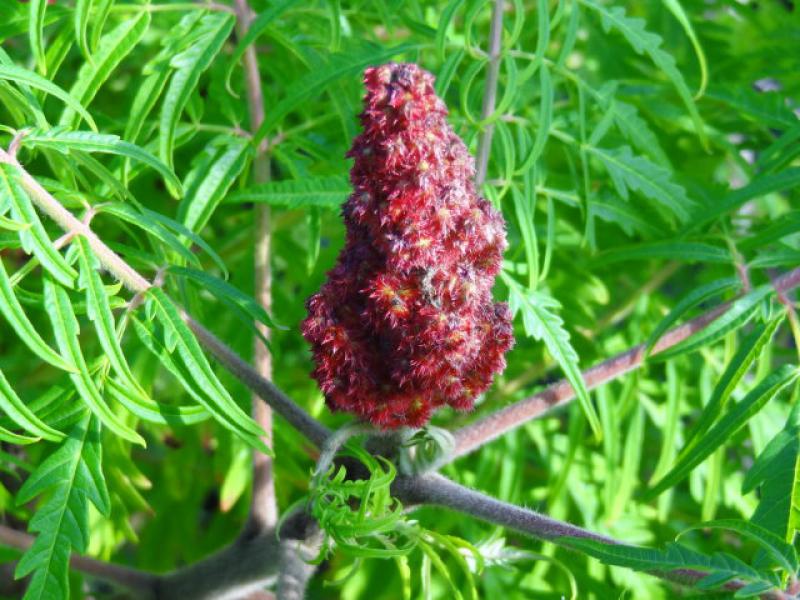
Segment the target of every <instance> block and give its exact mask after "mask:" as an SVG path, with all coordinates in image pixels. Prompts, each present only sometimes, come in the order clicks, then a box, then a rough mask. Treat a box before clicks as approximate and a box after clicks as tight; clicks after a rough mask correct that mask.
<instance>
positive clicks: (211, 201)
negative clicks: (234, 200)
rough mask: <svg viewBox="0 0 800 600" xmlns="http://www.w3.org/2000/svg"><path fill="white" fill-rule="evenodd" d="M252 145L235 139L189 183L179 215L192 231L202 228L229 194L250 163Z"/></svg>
mask: <svg viewBox="0 0 800 600" xmlns="http://www.w3.org/2000/svg"><path fill="white" fill-rule="evenodd" d="M249 154H250V144H248V143H247V141H246V140H242V139H232V140H229V141H228V142H227V144H226V145H225V146H223V147H221V148H219V150H218V151H217V152H215V154H214V156H213V160H212V161H211V162H210V164H203V165H202V167H204V168H203V169H202V172H199V173H196V174H195V177H194V178H193V180H192V181H191V182H190V183H189V184H188V185H187V188H186V195H185V196H184V198H183V200H181V204H180V207H179V209H178V218H179V219H181V221H182V222H183V224H184V225H186V227H187V228H188V229H191V230H192V231H197V232H199V231H202V229H203V228H204V227H205V226H206V224H208V222H209V220H210V219H211V216H212V215H213V214H214V211H215V210H216V209H217V206H219V203H220V202H222V199H223V198H224V197H225V195H226V194H227V193H228V190H229V189H230V188H231V186H232V185H233V184H234V182H235V181H236V178H237V177H239V175H240V174H241V172H242V170H243V169H244V167H245V164H247V159H248V157H249Z"/></svg>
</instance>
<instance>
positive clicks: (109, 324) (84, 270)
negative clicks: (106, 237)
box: [75, 235, 147, 398]
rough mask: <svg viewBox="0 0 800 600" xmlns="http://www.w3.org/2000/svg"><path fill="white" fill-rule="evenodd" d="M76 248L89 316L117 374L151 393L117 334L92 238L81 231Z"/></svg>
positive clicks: (129, 384)
mask: <svg viewBox="0 0 800 600" xmlns="http://www.w3.org/2000/svg"><path fill="white" fill-rule="evenodd" d="M75 243H76V248H77V249H78V263H79V265H80V279H79V281H78V284H79V287H80V288H82V289H85V290H86V309H87V314H88V316H89V320H90V321H92V323H94V328H95V331H96V332H97V339H98V340H99V341H100V346H101V347H102V348H103V351H104V353H105V356H106V358H107V359H108V361H109V363H110V364H111V368H112V369H113V370H114V372H115V373H116V374H117V377H119V378H120V380H121V381H122V382H123V383H124V384H125V386H126V387H128V388H129V389H130V390H132V392H135V393H139V394H140V395H142V396H144V397H145V398H146V397H147V394H146V393H145V392H144V390H142V388H141V387H140V386H139V383H138V382H137V379H136V377H135V376H134V375H133V373H132V372H131V368H130V366H129V365H128V361H127V360H126V358H125V354H124V353H123V351H122V347H121V346H120V342H119V339H118V338H117V329H116V325H115V324H114V315H113V314H112V313H111V305H110V304H109V299H108V296H107V292H106V289H105V287H104V286H103V281H102V279H100V273H99V272H98V270H99V268H100V263H99V262H98V260H97V258H95V256H94V253H93V252H92V249H91V247H90V246H89V242H88V240H87V239H86V238H85V237H84V236H82V235H79V236H77V237H76V238H75Z"/></svg>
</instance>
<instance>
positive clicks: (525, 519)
mask: <svg viewBox="0 0 800 600" xmlns="http://www.w3.org/2000/svg"><path fill="white" fill-rule="evenodd" d="M392 492H393V493H394V494H395V495H396V496H397V497H399V498H401V499H402V500H403V501H405V502H414V503H419V504H433V505H437V506H441V507H443V508H448V509H450V510H456V511H459V512H462V513H464V514H467V515H469V516H471V517H476V518H478V519H481V520H482V521H486V522H488V523H493V524H497V525H502V526H503V527H506V528H508V529H513V530H514V531H518V532H520V533H523V534H525V535H530V536H533V537H535V538H538V539H541V540H548V541H551V542H554V543H556V544H558V545H560V546H564V547H566V548H569V547H570V545H569V540H568V539H565V538H583V539H590V540H595V541H598V542H602V543H604V544H613V545H625V543H624V542H621V541H619V540H615V539H613V538H609V537H606V536H603V535H600V534H597V533H594V532H592V531H589V530H587V529H583V528H581V527H578V526H577V525H572V524H570V523H565V522H563V521H557V520H556V519H551V518H550V517H547V516H545V515H542V514H540V513H537V512H535V511H533V510H529V509H527V508H521V507H519V506H515V505H513V504H508V503H507V502H502V501H500V500H497V499H496V498H492V497H491V496H487V495H486V494H484V493H482V492H479V491H477V490H473V489H470V488H468V487H465V486H463V485H460V484H458V483H456V482H454V481H452V480H450V479H447V478H446V477H443V476H441V475H438V474H428V475H420V476H416V477H406V478H398V479H396V480H395V482H394V485H393V486H392ZM650 574H651V575H653V576H655V577H659V578H661V579H665V580H667V581H671V582H674V583H678V584H681V585H692V584H694V583H696V582H697V581H699V580H700V579H703V578H704V577H706V575H708V573H705V572H703V571H699V570H694V569H678V570H675V571H658V572H655V571H651V572H650ZM744 586H745V583H744V582H742V581H738V580H734V581H730V582H728V583H727V584H726V585H725V589H727V590H731V591H735V590H738V589H740V588H742V587H744ZM761 598H764V599H769V600H789V599H790V598H793V596H789V595H788V594H784V593H783V592H781V591H780V590H775V591H772V592H768V593H766V594H762V595H761Z"/></svg>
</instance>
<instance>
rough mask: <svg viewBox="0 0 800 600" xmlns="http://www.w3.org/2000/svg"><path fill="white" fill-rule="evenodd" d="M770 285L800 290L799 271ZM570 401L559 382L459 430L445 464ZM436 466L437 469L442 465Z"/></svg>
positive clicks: (634, 365) (663, 344) (595, 378)
mask: <svg viewBox="0 0 800 600" xmlns="http://www.w3.org/2000/svg"><path fill="white" fill-rule="evenodd" d="M773 283H774V287H775V290H776V291H777V292H778V293H779V294H780V293H785V292H787V291H789V290H791V289H794V288H796V287H798V286H800V267H799V268H796V269H794V270H792V271H789V272H788V273H785V274H784V275H782V276H781V277H778V278H777V279H775V281H774V282H773ZM730 305H731V303H730V302H726V303H725V304H722V305H720V306H717V307H716V308H713V309H711V310H709V311H708V312H705V313H703V314H702V315H700V316H698V317H695V318H694V319H692V320H691V321H687V322H686V323H684V324H683V325H680V326H678V327H675V328H674V329H671V330H670V331H668V332H667V333H665V334H664V336H663V337H662V338H661V339H660V340H659V341H658V343H657V344H656V345H655V347H654V348H653V351H652V352H651V354H658V353H659V352H663V351H664V350H666V349H667V348H671V347H673V346H675V345H677V344H678V343H680V342H682V341H683V340H685V339H686V338H688V337H689V336H690V335H692V334H694V333H696V332H698V331H700V330H701V329H703V328H705V327H706V326H707V325H708V324H709V323H711V322H712V321H714V320H715V319H716V318H717V317H719V316H720V315H722V314H723V313H725V312H726V311H727V310H728V308H730ZM645 349H646V345H645V344H640V345H638V346H635V347H633V348H631V349H630V350H628V351H626V352H623V353H622V354H618V355H617V356H614V357H612V358H609V359H608V360H606V361H603V362H601V363H600V364H598V365H595V366H594V367H592V368H591V369H589V370H588V371H585V372H584V373H583V379H584V381H585V382H586V387H587V388H588V389H593V388H596V387H598V386H600V385H602V384H604V383H607V382H609V381H612V380H614V379H617V378H618V377H621V376H622V375H624V374H626V373H629V372H630V371H633V370H636V369H638V368H639V367H641V366H642V364H643V363H644V359H645ZM574 397H575V391H574V390H573V389H572V386H571V385H570V384H569V382H568V381H567V380H566V379H562V380H561V381H558V382H557V383H554V384H553V385H551V386H549V387H547V388H546V389H544V390H542V391H541V392H539V393H537V394H534V395H533V396H530V397H528V398H525V399H523V400H520V401H519V402H515V403H514V404H511V405H510V406H507V407H506V408H503V409H501V410H498V411H496V412H494V413H492V414H490V415H487V416H486V417H484V418H482V419H479V420H477V421H475V422H474V423H472V424H470V425H467V426H466V427H462V428H461V429H459V430H458V431H456V432H455V433H454V436H455V440H456V447H455V450H454V452H453V454H452V455H450V456H449V457H447V462H452V461H453V460H455V459H457V458H459V457H461V456H464V455H465V454H469V453H470V452H473V451H474V450H477V449H478V448H480V447H481V446H483V445H485V444H487V443H488V442H490V441H492V440H494V439H496V438H498V437H500V436H501V435H503V434H505V433H508V432H509V431H511V430H513V429H516V428H517V427H519V426H521V425H522V424H523V423H526V422H527V421H530V420H531V419H535V418H537V417H539V416H541V415H543V414H544V413H546V412H547V411H549V410H552V409H553V408H555V407H557V406H561V405H563V404H566V403H567V402H569V401H570V400H572V399H573V398H574ZM438 466H439V467H441V466H442V465H441V464H440V465H438Z"/></svg>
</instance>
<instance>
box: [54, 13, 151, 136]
mask: <svg viewBox="0 0 800 600" xmlns="http://www.w3.org/2000/svg"><path fill="white" fill-rule="evenodd" d="M149 25H150V13H149V12H147V11H141V12H140V13H138V14H137V15H135V16H133V17H131V18H129V19H125V20H124V21H123V22H122V23H120V24H119V25H117V27H116V28H114V29H113V30H112V31H110V32H109V33H108V34H106V35H104V36H103V38H102V39H101V40H100V45H99V47H98V48H97V52H95V53H94V55H93V61H92V62H85V63H84V64H83V66H82V67H81V68H80V70H79V71H78V76H77V78H76V79H75V83H74V84H73V85H72V88H70V94H71V95H72V96H73V97H74V98H75V99H76V100H77V101H78V102H79V103H81V104H82V105H83V106H88V105H89V104H91V102H92V100H93V99H94V97H95V95H96V94H97V92H98V90H99V89H100V87H101V86H102V85H103V84H104V83H105V82H106V81H107V80H108V78H109V77H111V74H112V73H113V72H114V71H115V70H116V69H117V66H118V65H119V64H120V63H121V62H122V60H123V59H124V58H125V57H126V56H127V55H128V54H129V53H130V52H131V50H133V49H134V47H136V44H138V43H139V41H140V40H141V39H142V37H143V36H144V34H145V32H146V31H147V27H148V26H149ZM58 123H59V125H63V126H66V127H68V128H70V129H75V127H76V126H77V120H76V118H75V113H74V111H73V110H72V108H71V107H70V106H67V108H66V109H64V112H63V113H62V114H61V119H59V122H58Z"/></svg>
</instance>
